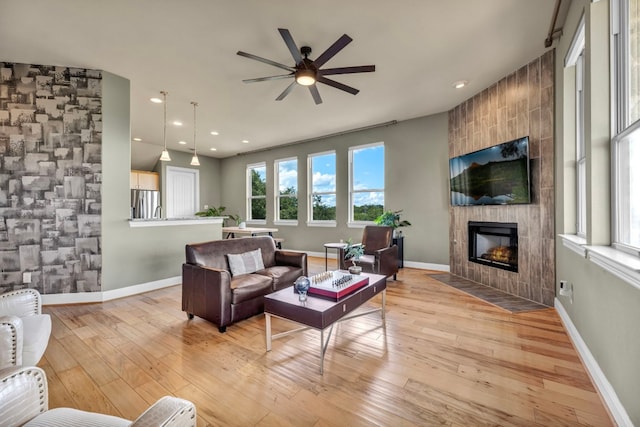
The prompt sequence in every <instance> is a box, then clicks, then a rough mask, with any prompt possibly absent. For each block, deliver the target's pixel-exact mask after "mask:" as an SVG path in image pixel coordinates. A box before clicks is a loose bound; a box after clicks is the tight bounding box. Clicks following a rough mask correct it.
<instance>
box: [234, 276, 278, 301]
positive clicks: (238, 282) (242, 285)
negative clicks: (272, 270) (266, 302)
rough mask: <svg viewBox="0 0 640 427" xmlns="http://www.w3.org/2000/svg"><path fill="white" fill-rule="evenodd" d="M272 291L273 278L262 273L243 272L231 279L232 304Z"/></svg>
mask: <svg viewBox="0 0 640 427" xmlns="http://www.w3.org/2000/svg"><path fill="white" fill-rule="evenodd" d="M271 291H272V279H271V277H268V276H263V275H261V274H243V275H242V276H237V277H233V278H232V279H231V304H238V303H241V302H243V301H247V300H250V299H253V298H256V297H259V296H262V295H266V294H268V293H270V292H271Z"/></svg>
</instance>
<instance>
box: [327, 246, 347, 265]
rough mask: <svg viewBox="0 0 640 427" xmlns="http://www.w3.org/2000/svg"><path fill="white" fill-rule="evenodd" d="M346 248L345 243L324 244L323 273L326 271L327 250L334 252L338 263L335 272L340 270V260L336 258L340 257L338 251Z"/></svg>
mask: <svg viewBox="0 0 640 427" xmlns="http://www.w3.org/2000/svg"><path fill="white" fill-rule="evenodd" d="M346 247H347V244H346V243H325V244H324V271H327V270H328V262H327V259H328V257H327V249H335V250H336V259H337V261H338V268H337V269H336V270H340V260H339V259H338V256H339V255H340V249H344V248H346Z"/></svg>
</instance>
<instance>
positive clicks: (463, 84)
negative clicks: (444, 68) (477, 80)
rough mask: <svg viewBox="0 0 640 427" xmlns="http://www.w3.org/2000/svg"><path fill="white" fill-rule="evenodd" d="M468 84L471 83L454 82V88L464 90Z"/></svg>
mask: <svg viewBox="0 0 640 427" xmlns="http://www.w3.org/2000/svg"><path fill="white" fill-rule="evenodd" d="M467 84H469V82H468V81H466V80H458V81H457V82H453V84H452V86H453V87H454V88H456V89H462V88H463V87H465V86H466V85H467Z"/></svg>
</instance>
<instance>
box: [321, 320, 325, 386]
mask: <svg viewBox="0 0 640 427" xmlns="http://www.w3.org/2000/svg"><path fill="white" fill-rule="evenodd" d="M325 348H326V347H325V346H324V329H321V330H320V375H322V374H324V350H325Z"/></svg>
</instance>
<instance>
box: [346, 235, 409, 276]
mask: <svg viewBox="0 0 640 427" xmlns="http://www.w3.org/2000/svg"><path fill="white" fill-rule="evenodd" d="M362 244H363V245H364V255H362V256H361V257H360V261H358V265H360V266H361V267H362V271H365V272H367V273H374V274H382V275H383V276H386V277H389V276H393V280H395V279H396V275H397V273H398V246H396V245H394V244H393V228H391V227H387V226H382V225H367V226H365V227H364V230H363V231H362ZM345 255H346V254H345V250H344V248H342V249H339V250H338V259H339V260H340V269H342V270H346V269H348V268H349V266H350V265H351V261H350V260H345Z"/></svg>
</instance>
